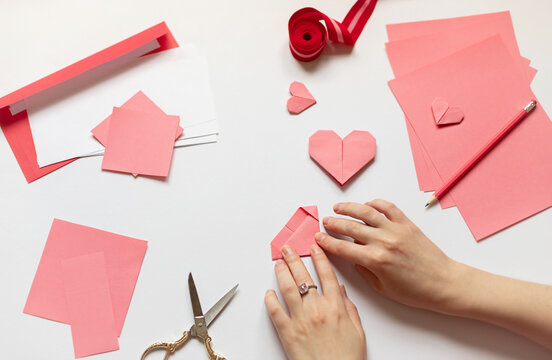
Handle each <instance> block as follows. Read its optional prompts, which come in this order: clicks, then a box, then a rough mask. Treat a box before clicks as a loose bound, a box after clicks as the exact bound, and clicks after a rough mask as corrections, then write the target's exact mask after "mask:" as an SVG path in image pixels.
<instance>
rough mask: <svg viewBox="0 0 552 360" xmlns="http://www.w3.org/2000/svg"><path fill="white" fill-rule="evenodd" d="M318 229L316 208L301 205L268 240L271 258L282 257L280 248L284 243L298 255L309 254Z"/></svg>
mask: <svg viewBox="0 0 552 360" xmlns="http://www.w3.org/2000/svg"><path fill="white" fill-rule="evenodd" d="M319 231H320V223H319V220H318V208H317V207H316V206H301V207H300V208H299V209H297V211H296V212H295V214H293V216H292V217H291V219H289V221H288V222H287V223H286V225H285V226H284V227H283V228H282V230H280V232H279V233H278V235H276V237H275V238H274V239H273V240H272V241H271V242H270V251H271V253H272V260H277V259H281V258H282V253H281V252H280V250H281V249H282V247H283V246H284V245H289V246H291V247H292V248H293V249H295V251H297V253H298V254H299V256H308V255H310V248H311V246H312V245H314V243H315V241H314V234H316V233H317V232H319Z"/></svg>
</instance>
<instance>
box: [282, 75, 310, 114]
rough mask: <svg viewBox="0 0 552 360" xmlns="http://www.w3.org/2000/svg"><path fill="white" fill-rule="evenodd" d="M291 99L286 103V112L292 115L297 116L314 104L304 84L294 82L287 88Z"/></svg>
mask: <svg viewBox="0 0 552 360" xmlns="http://www.w3.org/2000/svg"><path fill="white" fill-rule="evenodd" d="M289 92H290V93H291V97H290V98H289V99H288V101H287V108H288V111H289V112H290V113H292V114H299V113H302V112H303V111H305V110H306V109H308V108H309V107H311V106H312V105H314V104H316V100H315V99H314V97H313V96H312V95H311V93H310V92H309V91H308V90H307V87H306V86H305V84H303V83H300V82H298V81H294V82H292V83H291V85H290V86H289Z"/></svg>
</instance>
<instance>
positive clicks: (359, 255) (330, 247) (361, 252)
mask: <svg viewBox="0 0 552 360" xmlns="http://www.w3.org/2000/svg"><path fill="white" fill-rule="evenodd" d="M314 238H315V240H316V242H317V243H318V245H320V247H321V248H323V249H324V250H326V251H327V252H329V253H332V254H334V255H337V256H339V257H340V258H343V259H345V260H347V261H349V262H352V263H353V264H362V265H364V266H367V265H368V264H367V256H366V254H365V253H366V251H365V247H366V245H359V244H355V243H352V242H350V241H346V240H339V239H336V238H334V237H332V236H330V235H328V234H325V233H321V232H319V233H316V235H314Z"/></svg>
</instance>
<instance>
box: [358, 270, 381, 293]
mask: <svg viewBox="0 0 552 360" xmlns="http://www.w3.org/2000/svg"><path fill="white" fill-rule="evenodd" d="M355 269H356V271H358V273H359V274H360V276H362V277H363V278H364V280H366V281H367V282H368V284H369V285H370V286H371V287H372V289H374V290H376V291H377V292H380V291H381V282H380V280H379V278H378V277H377V276H376V274H374V273H373V272H371V271H370V270H368V269H367V268H365V267H364V266H362V265H359V264H356V265H355Z"/></svg>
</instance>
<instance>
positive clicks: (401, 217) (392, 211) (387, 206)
mask: <svg viewBox="0 0 552 360" xmlns="http://www.w3.org/2000/svg"><path fill="white" fill-rule="evenodd" d="M367 204H368V205H370V206H371V207H373V208H374V209H376V210H377V211H379V212H381V213H382V214H384V215H385V216H386V217H387V218H388V219H389V220H391V221H398V222H402V221H405V220H408V218H407V217H406V215H405V214H404V213H403V212H402V211H401V209H399V208H398V207H397V206H396V205H395V204H393V203H392V202H389V201H385V200H382V199H376V200H372V201H370V202H369V203H367Z"/></svg>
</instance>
